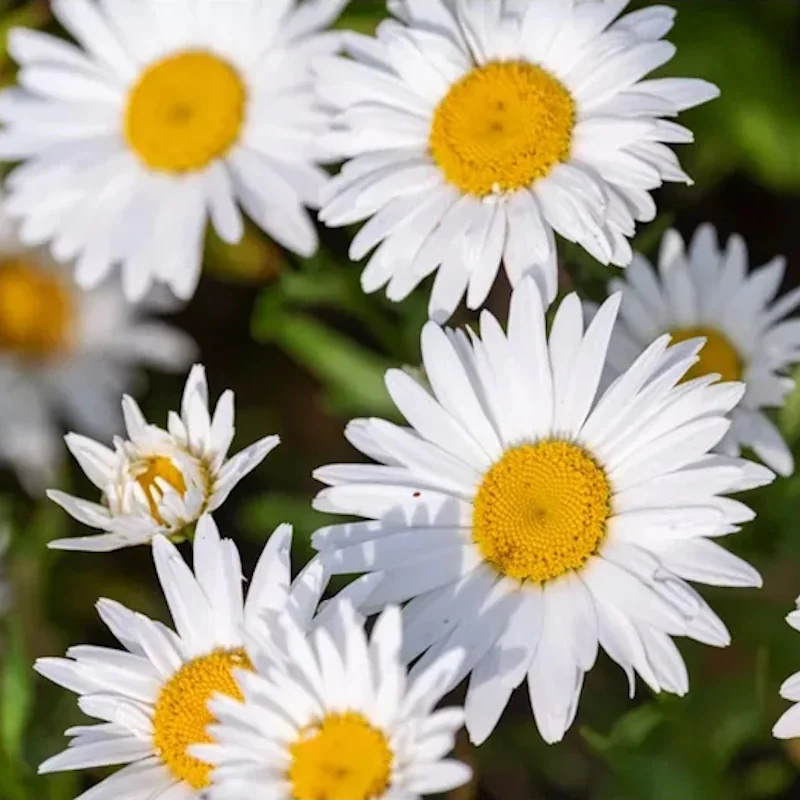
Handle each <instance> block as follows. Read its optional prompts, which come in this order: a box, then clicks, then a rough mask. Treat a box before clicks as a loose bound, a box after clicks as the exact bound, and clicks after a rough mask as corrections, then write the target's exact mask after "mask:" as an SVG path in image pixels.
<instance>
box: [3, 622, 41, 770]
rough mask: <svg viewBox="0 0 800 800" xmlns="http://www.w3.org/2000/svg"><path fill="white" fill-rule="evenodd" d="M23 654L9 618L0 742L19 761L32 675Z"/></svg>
mask: <svg viewBox="0 0 800 800" xmlns="http://www.w3.org/2000/svg"><path fill="white" fill-rule="evenodd" d="M29 661H30V659H29V658H28V656H27V654H26V652H25V646H24V642H23V636H22V625H21V623H20V620H19V618H18V617H13V616H12V617H11V620H10V624H9V635H8V641H7V642H6V643H5V653H4V656H3V672H2V684H0V686H1V690H0V696H2V701H3V702H2V705H0V740H2V743H3V750H4V751H5V752H6V754H7V755H8V756H9V757H10V758H11V759H12V760H19V759H20V758H21V754H22V742H23V736H24V734H25V728H26V725H27V722H28V718H29V716H30V712H31V702H32V678H33V675H34V672H33V670H32V669H31V665H30V663H29Z"/></svg>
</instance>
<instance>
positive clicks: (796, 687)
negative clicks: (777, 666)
mask: <svg viewBox="0 0 800 800" xmlns="http://www.w3.org/2000/svg"><path fill="white" fill-rule="evenodd" d="M796 605H797V608H795V610H794V611H792V612H791V614H789V616H787V617H786V621H787V622H788V623H789V624H790V625H791V626H792V627H793V628H794V629H795V630H796V631H800V597H798V598H797V603H796ZM781 697H783V698H784V699H786V700H791V701H792V703H794V705H793V706H792V707H791V708H790V709H789V710H788V711H786V712H784V714H783V715H782V716H781V718H780V719H779V720H778V721H777V722H776V723H775V727H774V728H773V729H772V733H773V735H774V736H775V737H776V738H778V739H797V738H800V672H797V673H795V674H794V675H792V677H791V678H788V679H787V680H785V681H784V682H783V685H782V686H781Z"/></svg>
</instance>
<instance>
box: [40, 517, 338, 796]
mask: <svg viewBox="0 0 800 800" xmlns="http://www.w3.org/2000/svg"><path fill="white" fill-rule="evenodd" d="M291 538H292V533H291V527H290V526H289V525H282V526H281V527H279V528H278V529H277V530H276V531H275V533H273V534H272V536H271V537H270V539H269V541H268V542H267V544H266V546H265V548H264V552H263V554H262V556H261V558H260V560H259V563H258V565H257V566H256V570H255V572H254V574H253V578H252V580H251V581H250V586H249V590H248V592H247V599H246V600H244V599H243V596H242V566H241V562H240V560H239V552H238V550H237V549H236V546H235V545H234V543H233V542H232V541H231V540H229V539H220V536H219V532H218V531H217V527H216V525H215V524H214V522H213V520H212V519H211V518H210V517H208V516H205V517H203V518H202V519H201V520H200V522H199V523H198V526H197V536H196V537H195V542H194V571H192V570H191V569H189V567H188V566H187V565H186V563H185V562H184V560H183V558H182V557H181V555H180V553H179V552H178V551H177V549H176V548H175V546H174V545H173V544H172V543H170V542H169V541H168V540H167V539H166V538H165V537H163V536H158V537H157V538H156V539H155V540H154V542H153V556H154V559H155V565H156V569H157V571H158V577H159V580H160V582H161V587H162V589H163V592H164V597H165V598H166V600H167V603H168V605H169V608H170V612H171V614H172V620H173V623H174V625H175V632H173V631H172V630H170V629H169V628H167V627H166V626H164V625H162V624H161V623H159V622H153V621H152V620H150V619H148V618H147V617H145V616H144V615H142V614H137V613H134V612H133V611H130V610H128V609H127V608H125V607H124V606H122V605H120V604H119V603H115V602H113V601H111V600H100V601H99V603H98V604H97V609H98V611H99V613H100V616H101V618H102V619H103V622H105V624H106V625H107V626H108V628H109V629H110V630H111V632H112V633H113V634H114V636H116V638H117V639H118V640H119V642H120V644H122V646H123V647H124V648H125V650H114V649H110V648H105V647H93V646H88V645H84V646H79V647H72V648H70V649H69V650H68V651H67V658H42V659H39V661H37V662H36V669H37V671H38V672H40V673H41V674H42V675H44V676H45V677H46V678H49V679H50V680H51V681H54V682H55V683H57V684H59V685H60V686H63V687H64V688H66V689H69V690H70V691H73V692H75V693H76V694H78V695H79V696H80V699H79V700H78V704H79V706H80V708H81V710H82V711H83V712H84V713H85V714H87V715H88V716H90V717H93V718H94V719H97V720H100V724H97V725H86V726H79V727H76V728H72V729H70V731H68V734H69V735H70V736H72V737H73V738H72V741H71V742H70V746H69V747H68V748H67V750H65V751H64V752H63V753H61V754H60V755H57V756H54V757H53V758H51V759H49V760H48V761H46V762H45V763H44V764H42V765H41V767H40V768H39V771H40V773H49V772H60V771H65V770H75V769H88V768H96V767H101V766H112V765H117V764H127V765H129V766H126V767H125V768H124V769H122V770H120V771H119V772H117V773H116V774H114V775H112V776H111V777H109V778H107V779H106V780H105V781H103V782H102V783H101V784H99V785H97V786H95V787H94V789H92V790H91V792H92V797H95V798H97V800H113V798H117V797H124V798H131V799H132V798H134V797H136V798H145V797H147V798H150V797H172V798H176V800H177V798H181V800H186V798H192V797H199V796H201V790H204V789H205V788H207V786H208V785H209V776H210V772H211V767H210V765H209V764H206V763H204V762H202V761H200V760H199V759H197V758H195V757H194V756H193V755H191V753H190V748H191V747H192V746H193V745H196V744H200V743H207V742H210V741H211V739H210V738H209V735H208V732H207V726H208V725H209V723H211V722H212V721H213V717H212V716H211V713H210V712H209V710H208V701H209V699H210V698H211V697H212V696H213V695H215V694H217V693H221V694H228V695H231V696H233V697H238V698H240V699H241V697H242V695H241V691H240V689H239V687H238V686H237V684H236V681H235V680H234V676H233V671H234V670H235V669H237V668H238V669H251V668H252V656H251V654H250V651H249V649H248V640H249V639H250V638H252V637H253V636H256V635H257V634H258V632H259V629H260V628H261V627H262V626H263V625H264V624H265V622H264V615H265V614H266V613H267V612H268V611H278V610H281V611H285V613H286V614H287V615H289V616H290V617H291V618H292V619H293V620H294V622H295V624H296V625H298V626H299V627H301V628H305V627H308V626H309V625H310V621H311V618H312V615H313V614H314V612H315V611H316V607H317V604H318V602H319V598H320V596H321V594H322V592H323V591H324V590H325V586H326V577H325V574H324V572H323V570H322V568H321V565H320V563H319V561H316V560H315V561H312V562H311V563H310V564H309V565H308V566H307V567H306V568H305V570H303V572H302V573H301V574H300V575H299V576H298V578H297V579H296V580H295V582H294V583H293V584H292V585H291V586H290V583H289V580H290V574H289V551H290V546H291Z"/></svg>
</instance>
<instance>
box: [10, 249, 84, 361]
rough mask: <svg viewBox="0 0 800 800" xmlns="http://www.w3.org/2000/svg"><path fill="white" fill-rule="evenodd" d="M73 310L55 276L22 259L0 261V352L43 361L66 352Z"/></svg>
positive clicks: (59, 281) (66, 290) (67, 290)
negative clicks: (8, 352)
mask: <svg viewBox="0 0 800 800" xmlns="http://www.w3.org/2000/svg"><path fill="white" fill-rule="evenodd" d="M74 313H75V309H74V308H73V298H72V295H71V293H70V291H69V289H68V287H67V285H66V284H65V283H64V282H63V281H62V280H61V278H59V276H58V275H56V274H55V273H52V272H49V271H47V270H44V269H42V268H41V267H38V266H36V265H35V264H32V263H29V262H27V261H24V260H22V259H8V260H5V261H0V352H2V351H10V352H13V353H16V354H18V355H21V356H24V357H26V358H32V359H44V358H49V357H53V356H56V355H58V354H59V353H63V352H64V351H66V350H67V349H68V348H69V345H70V338H71V335H72V323H73V321H74Z"/></svg>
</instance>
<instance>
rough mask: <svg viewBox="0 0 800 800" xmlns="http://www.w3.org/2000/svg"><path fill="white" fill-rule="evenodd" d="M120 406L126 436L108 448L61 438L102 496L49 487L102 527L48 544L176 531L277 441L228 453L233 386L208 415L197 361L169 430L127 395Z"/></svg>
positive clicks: (85, 545)
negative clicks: (96, 497) (92, 498)
mask: <svg viewBox="0 0 800 800" xmlns="http://www.w3.org/2000/svg"><path fill="white" fill-rule="evenodd" d="M122 410H123V413H124V415H125V422H126V425H127V429H128V438H127V439H121V438H117V439H115V440H114V447H113V449H111V448H108V447H106V446H104V445H102V444H100V443H98V442H95V441H93V440H92V439H88V438H87V437H85V436H78V435H76V434H70V435H69V436H67V437H66V440H67V446H68V447H69V449H70V451H71V452H72V454H73V455H74V456H75V458H76V460H77V461H78V463H79V464H80V466H81V468H82V469H83V471H84V472H85V473H86V476H87V477H88V478H89V480H90V481H91V482H92V483H93V484H94V485H95V486H96V487H97V488H98V490H99V491H100V493H101V500H102V503H96V502H92V501H89V500H83V499H79V498H77V497H73V496H72V495H69V494H66V493H65V492H61V491H56V490H51V491H49V492H48V493H47V494H48V497H50V499H51V500H54V501H55V502H56V503H58V504H59V505H60V506H61V507H62V508H64V509H65V510H66V511H67V512H68V513H69V514H71V515H72V516H73V517H75V519H77V520H78V521H79V522H83V523H84V524H85V525H89V526H90V527H92V528H97V529H99V530H101V531H104V533H101V534H96V535H92V536H83V537H75V538H70V539H58V540H56V541H53V542H50V547H52V548H55V549H59V550H87V551H95V552H107V551H110V550H118V549H120V548H122V547H130V546H132V545H138V544H146V543H147V542H149V541H151V540H152V539H153V537H154V536H156V535H157V534H160V533H161V534H165V535H167V536H172V537H177V536H180V535H181V534H182V533H185V532H187V529H188V528H190V526H192V525H194V523H195V522H197V520H198V519H199V518H200V516H201V515H202V514H205V513H207V512H211V511H215V510H216V509H217V508H219V507H220V506H221V505H222V504H223V503H224V502H225V500H226V498H227V497H228V495H229V494H230V492H231V490H232V489H233V487H234V486H235V485H236V484H237V483H238V482H239V481H240V480H241V479H242V478H243V477H244V476H245V475H247V474H248V473H250V472H251V471H252V470H253V469H255V468H256V467H257V466H258V465H259V464H260V463H261V462H262V461H263V460H264V458H265V457H266V456H267V454H268V453H269V452H270V451H271V450H272V449H274V448H275V447H276V446H277V445H278V443H279V441H280V440H279V438H278V437H277V436H267V437H265V438H263V439H261V440H259V441H258V442H256V443H255V444H252V445H250V446H249V447H247V448H245V449H244V450H242V451H241V452H239V453H237V454H236V455H235V456H233V457H231V458H228V449H229V448H230V446H231V442H232V441H233V435H234V424H233V392H231V391H230V390H228V391H226V392H224V393H223V394H222V396H221V397H220V399H219V401H218V402H217V405H216V409H215V410H214V414H213V416H212V415H211V413H210V411H209V403H208V385H207V383H206V372H205V368H204V367H203V366H201V365H196V366H194V367H193V368H192V371H191V372H190V373H189V377H188V379H187V381H186V387H185V389H184V393H183V402H182V404H181V412H180V414H177V413H175V412H170V414H169V420H168V425H167V430H164V429H163V428H159V427H158V426H156V425H152V424H149V423H148V422H147V421H146V420H145V418H144V416H143V414H142V412H141V410H140V409H139V406H138V405H137V404H136V402H135V401H134V400H133V399H132V398H130V397H128V396H125V397H124V398H123V400H122Z"/></svg>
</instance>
